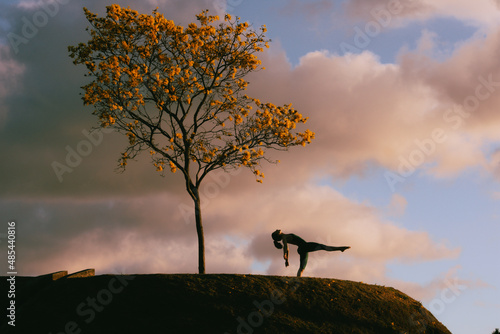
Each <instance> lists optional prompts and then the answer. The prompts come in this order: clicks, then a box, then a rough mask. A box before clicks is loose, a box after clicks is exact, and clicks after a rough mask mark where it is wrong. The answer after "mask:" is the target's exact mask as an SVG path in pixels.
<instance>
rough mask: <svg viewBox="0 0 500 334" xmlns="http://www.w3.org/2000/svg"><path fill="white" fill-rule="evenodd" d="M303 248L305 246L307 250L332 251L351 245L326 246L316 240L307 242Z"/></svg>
mask: <svg viewBox="0 0 500 334" xmlns="http://www.w3.org/2000/svg"><path fill="white" fill-rule="evenodd" d="M305 248H306V250H307V252H315V251H319V250H325V251H327V252H333V251H341V252H343V251H345V250H346V249H349V248H351V247H348V246H342V247H334V246H326V245H323V244H319V243H317V242H308V243H307V244H306V245H305Z"/></svg>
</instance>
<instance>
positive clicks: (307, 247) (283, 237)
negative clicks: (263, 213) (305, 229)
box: [271, 230, 351, 277]
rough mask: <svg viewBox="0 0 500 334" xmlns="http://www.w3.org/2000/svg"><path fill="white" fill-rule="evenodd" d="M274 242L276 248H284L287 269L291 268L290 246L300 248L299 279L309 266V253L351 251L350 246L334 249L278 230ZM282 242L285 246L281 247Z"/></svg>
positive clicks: (274, 235)
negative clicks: (289, 260) (289, 259)
mask: <svg viewBox="0 0 500 334" xmlns="http://www.w3.org/2000/svg"><path fill="white" fill-rule="evenodd" d="M271 236H272V238H273V240H274V246H275V247H276V248H278V249H282V248H283V258H284V259H285V267H288V266H289V263H288V244H292V245H296V246H298V248H297V253H299V255H300V266H299V270H298V271H297V277H300V276H301V275H302V272H303V271H304V269H306V265H307V260H308V258H309V253H310V252H315V251H319V250H325V251H327V252H332V251H341V252H343V251H345V250H346V249H349V248H351V247H349V246H342V247H334V246H326V245H323V244H319V243H317V242H306V241H305V240H304V239H302V238H301V237H299V236H298V235H296V234H293V233H290V234H285V233H282V232H281V230H276V231H274V232H273V233H272V234H271ZM280 241H282V242H283V245H281V243H280Z"/></svg>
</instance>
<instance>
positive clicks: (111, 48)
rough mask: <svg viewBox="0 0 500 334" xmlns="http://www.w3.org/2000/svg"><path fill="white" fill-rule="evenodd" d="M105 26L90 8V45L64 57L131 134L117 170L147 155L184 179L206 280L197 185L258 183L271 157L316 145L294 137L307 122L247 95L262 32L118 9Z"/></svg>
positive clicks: (90, 96)
mask: <svg viewBox="0 0 500 334" xmlns="http://www.w3.org/2000/svg"><path fill="white" fill-rule="evenodd" d="M106 8H107V14H106V16H105V17H98V16H97V15H96V14H94V13H91V12H90V11H89V10H88V9H86V8H84V12H85V15H86V17H87V20H88V21H89V23H90V25H91V26H90V27H89V28H87V30H88V31H89V33H90V37H91V38H90V40H89V41H88V42H87V43H80V44H78V45H77V46H70V47H68V50H69V52H70V57H72V58H73V59H74V63H75V64H83V65H85V66H86V68H87V70H88V72H87V74H86V75H87V76H89V77H91V78H92V81H91V82H90V83H89V84H87V85H85V86H83V87H82V88H83V89H84V91H85V95H84V96H83V101H84V104H85V105H93V106H94V108H95V110H94V114H95V115H97V116H98V117H99V120H100V125H101V126H102V127H111V128H114V129H116V130H117V131H119V132H121V133H123V134H125V135H126V136H127V138H128V141H127V146H126V148H125V149H124V151H123V152H122V153H121V158H120V160H119V163H120V166H121V167H122V168H125V166H126V165H127V162H128V160H130V159H134V158H135V157H136V156H137V155H138V154H139V153H141V152H142V151H149V153H150V155H151V158H152V163H153V165H154V166H155V168H156V170H157V171H158V172H162V171H164V169H167V170H170V171H171V172H173V173H175V172H176V171H179V172H181V173H182V175H183V176H184V179H185V182H186V190H187V192H188V193H189V195H190V196H191V198H192V199H193V201H194V207H195V220H196V230H197V233H198V246H199V268H198V269H199V272H200V273H205V251H204V248H205V247H204V237H203V225H202V217H201V210H200V194H199V189H200V184H201V182H202V181H203V179H204V178H205V177H206V176H207V174H208V173H210V172H212V171H214V170H217V169H223V170H227V169H229V168H238V167H242V166H243V167H248V168H249V169H250V170H251V171H252V172H253V173H254V174H255V175H256V179H257V181H259V182H261V181H262V178H263V177H264V175H263V173H262V172H261V171H260V170H259V166H260V162H261V161H262V160H267V159H266V157H265V152H266V149H281V150H286V149H288V148H289V147H291V146H296V145H302V146H305V145H306V144H307V143H309V142H310V141H311V139H312V138H314V133H313V132H311V131H309V130H305V131H304V132H297V131H296V130H295V128H296V126H297V125H298V124H300V123H305V122H306V120H307V118H306V117H303V116H302V115H301V114H300V113H298V112H297V111H296V110H295V109H294V108H292V107H291V105H284V106H276V105H274V104H272V103H262V102H260V101H259V100H258V99H255V98H252V97H249V96H247V95H246V94H245V90H246V88H247V85H248V82H247V81H245V79H244V77H245V76H246V75H247V74H248V73H250V72H252V71H256V70H258V69H259V68H260V64H261V62H260V61H259V60H258V58H257V56H256V55H255V54H256V53H258V52H261V51H263V48H264V47H268V43H269V40H266V39H265V36H264V33H265V32H266V28H265V26H263V27H261V28H260V30H259V31H255V30H253V29H250V28H249V25H248V23H246V22H240V20H239V18H235V19H233V18H231V16H230V15H225V17H224V18H223V20H221V19H219V18H218V17H217V16H210V15H208V11H203V12H201V13H200V14H199V15H197V16H196V18H197V23H190V24H189V25H188V26H187V27H182V26H180V25H176V24H175V23H174V22H173V21H171V20H167V19H166V18H165V17H164V16H163V15H162V14H160V13H159V12H158V11H157V10H154V11H153V12H152V15H146V14H139V13H138V12H137V11H134V10H132V9H130V8H121V7H120V6H118V5H111V6H108V7H106Z"/></svg>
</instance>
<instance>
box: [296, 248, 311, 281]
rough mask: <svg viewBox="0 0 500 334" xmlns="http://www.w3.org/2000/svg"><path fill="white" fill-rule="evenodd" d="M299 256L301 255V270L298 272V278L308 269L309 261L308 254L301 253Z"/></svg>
mask: <svg viewBox="0 0 500 334" xmlns="http://www.w3.org/2000/svg"><path fill="white" fill-rule="evenodd" d="M299 254H300V266H299V270H298V271H297V277H300V276H302V273H303V272H304V269H306V266H307V260H308V258H309V254H308V253H307V252H300V253H299Z"/></svg>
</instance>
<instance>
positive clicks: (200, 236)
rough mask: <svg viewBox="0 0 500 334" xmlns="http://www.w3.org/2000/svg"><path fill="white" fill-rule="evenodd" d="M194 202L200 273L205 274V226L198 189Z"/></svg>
mask: <svg viewBox="0 0 500 334" xmlns="http://www.w3.org/2000/svg"><path fill="white" fill-rule="evenodd" d="M193 200H194V214H195V218H196V233H198V272H199V273H200V274H204V273H205V237H204V235H203V224H202V221H201V206H200V196H199V194H198V189H196V198H194V199H193Z"/></svg>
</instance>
